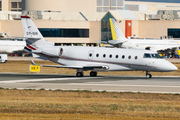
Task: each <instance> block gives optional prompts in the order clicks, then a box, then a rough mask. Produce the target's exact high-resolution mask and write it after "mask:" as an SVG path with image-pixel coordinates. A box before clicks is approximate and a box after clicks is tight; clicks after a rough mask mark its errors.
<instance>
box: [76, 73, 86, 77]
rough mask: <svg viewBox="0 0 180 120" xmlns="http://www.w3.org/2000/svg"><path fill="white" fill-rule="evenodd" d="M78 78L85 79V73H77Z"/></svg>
mask: <svg viewBox="0 0 180 120" xmlns="http://www.w3.org/2000/svg"><path fill="white" fill-rule="evenodd" d="M76 76H77V77H83V76H84V73H83V72H77V73H76Z"/></svg>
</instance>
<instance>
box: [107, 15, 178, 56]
mask: <svg viewBox="0 0 180 120" xmlns="http://www.w3.org/2000/svg"><path fill="white" fill-rule="evenodd" d="M109 20H110V26H111V33H112V38H113V40H109V41H108V43H109V44H110V45H113V46H115V47H121V48H131V49H144V50H151V51H155V52H158V53H172V52H174V51H175V50H176V48H178V47H180V40H168V39H163V40H162V39H127V38H126V37H125V36H124V35H123V33H122V31H121V29H120V28H119V26H118V24H117V23H116V21H115V19H114V18H110V19H109Z"/></svg>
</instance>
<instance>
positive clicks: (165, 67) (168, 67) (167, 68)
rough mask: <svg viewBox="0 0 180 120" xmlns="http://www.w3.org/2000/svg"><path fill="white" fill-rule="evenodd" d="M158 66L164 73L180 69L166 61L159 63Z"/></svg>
mask: <svg viewBox="0 0 180 120" xmlns="http://www.w3.org/2000/svg"><path fill="white" fill-rule="evenodd" d="M158 65H159V69H161V71H162V72H170V71H175V70H178V68H177V67H176V66H175V65H174V64H172V63H171V62H169V61H167V60H164V59H163V61H159V64H158Z"/></svg>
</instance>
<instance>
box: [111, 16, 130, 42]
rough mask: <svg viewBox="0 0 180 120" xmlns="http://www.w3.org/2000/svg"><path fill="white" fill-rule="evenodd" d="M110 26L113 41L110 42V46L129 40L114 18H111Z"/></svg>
mask: <svg viewBox="0 0 180 120" xmlns="http://www.w3.org/2000/svg"><path fill="white" fill-rule="evenodd" d="M109 21H110V26H111V34H112V38H113V40H109V41H108V42H109V43H110V44H119V43H123V42H126V41H127V38H126V37H125V36H124V34H123V33H122V31H121V29H120V28H119V26H118V24H117V22H116V21H115V19H114V18H109Z"/></svg>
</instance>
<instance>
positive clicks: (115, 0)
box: [97, 0, 124, 12]
mask: <svg viewBox="0 0 180 120" xmlns="http://www.w3.org/2000/svg"><path fill="white" fill-rule="evenodd" d="M119 8H120V9H121V10H122V9H124V0H97V12H108V11H109V10H119Z"/></svg>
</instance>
